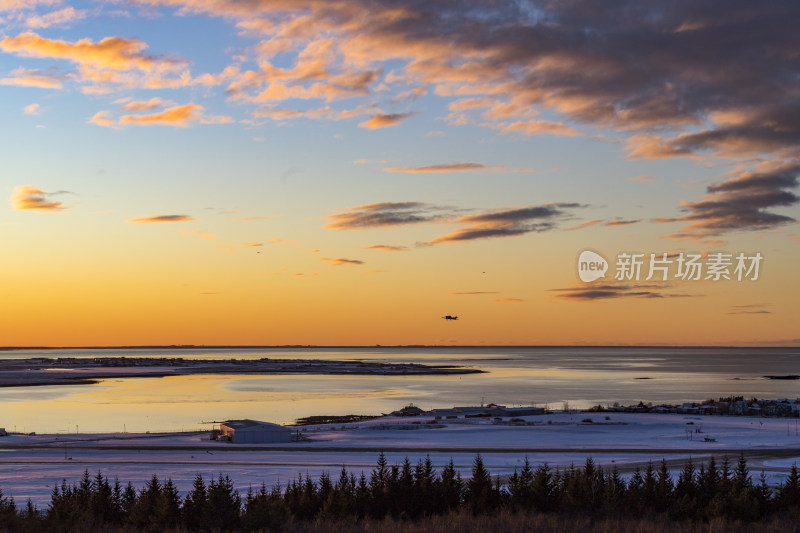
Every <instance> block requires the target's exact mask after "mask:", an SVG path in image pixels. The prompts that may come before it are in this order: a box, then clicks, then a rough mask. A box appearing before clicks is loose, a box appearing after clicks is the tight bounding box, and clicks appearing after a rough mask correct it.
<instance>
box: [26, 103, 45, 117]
mask: <svg viewBox="0 0 800 533" xmlns="http://www.w3.org/2000/svg"><path fill="white" fill-rule="evenodd" d="M22 112H23V113H25V114H26V115H38V114H40V113H41V112H42V107H41V106H40V105H39V104H28V105H26V106H25V107H23V108H22Z"/></svg>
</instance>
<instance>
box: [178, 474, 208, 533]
mask: <svg viewBox="0 0 800 533" xmlns="http://www.w3.org/2000/svg"><path fill="white" fill-rule="evenodd" d="M208 514H209V510H208V494H207V492H206V484H205V482H204V481H203V476H201V475H200V474H197V475H196V476H195V477H194V481H192V489H191V490H190V491H189V493H188V494H187V495H186V498H184V500H183V507H182V508H181V518H182V520H181V521H182V523H183V525H184V526H185V527H186V528H187V529H189V530H190V531H202V530H204V529H205V527H206V520H207V518H206V517H207V516H208Z"/></svg>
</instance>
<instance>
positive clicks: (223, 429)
mask: <svg viewBox="0 0 800 533" xmlns="http://www.w3.org/2000/svg"><path fill="white" fill-rule="evenodd" d="M219 431H220V433H221V435H224V436H226V437H227V438H228V440H230V441H231V442H233V443H234V444H263V443H273V442H291V441H292V430H291V429H289V428H286V427H283V426H279V425H278V424H272V423H270V422H259V421H258V420H228V421H227V422H222V423H221V424H220V425H219Z"/></svg>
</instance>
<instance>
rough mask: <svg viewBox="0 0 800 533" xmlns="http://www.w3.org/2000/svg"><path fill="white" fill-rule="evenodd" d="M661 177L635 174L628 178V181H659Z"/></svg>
mask: <svg viewBox="0 0 800 533" xmlns="http://www.w3.org/2000/svg"><path fill="white" fill-rule="evenodd" d="M660 179H661V178H657V177H655V176H635V177H633V178H628V181H635V182H640V183H646V182H650V181H659V180H660Z"/></svg>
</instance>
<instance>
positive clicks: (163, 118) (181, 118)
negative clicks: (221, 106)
mask: <svg viewBox="0 0 800 533" xmlns="http://www.w3.org/2000/svg"><path fill="white" fill-rule="evenodd" d="M157 100H159V99H158V98H154V99H152V100H150V101H149V102H131V103H129V104H126V105H125V106H123V107H122V109H126V108H127V107H128V106H131V105H134V107H138V108H139V109H147V108H148V106H156V107H151V108H152V109H155V108H157V107H158V106H159V105H160V104H161V102H160V101H158V102H156V101H157ZM231 122H233V119H232V118H231V117H228V116H211V115H207V114H206V113H205V108H204V107H203V106H201V105H198V104H186V105H176V106H172V107H168V108H166V109H164V110H162V111H159V112H156V113H150V114H138V115H133V114H126V115H122V116H120V117H119V118H118V119H114V118H113V117H112V115H111V112H109V111H98V112H97V113H95V114H94V115H93V116H92V117H91V118H90V119H89V123H91V124H96V125H98V126H104V127H110V128H116V127H122V126H172V127H175V128H187V127H189V126H191V125H192V123H201V124H228V123H231Z"/></svg>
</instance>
